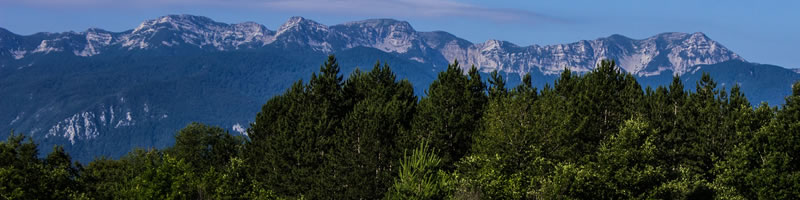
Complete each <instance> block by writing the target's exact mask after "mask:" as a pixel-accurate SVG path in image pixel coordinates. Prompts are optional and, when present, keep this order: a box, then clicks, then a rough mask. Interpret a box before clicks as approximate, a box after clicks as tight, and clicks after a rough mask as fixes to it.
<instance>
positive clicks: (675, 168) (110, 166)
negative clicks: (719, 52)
mask: <svg viewBox="0 0 800 200" xmlns="http://www.w3.org/2000/svg"><path fill="white" fill-rule="evenodd" d="M484 75H485V74H484ZM488 76H489V77H488V78H482V77H481V73H479V72H478V70H477V69H476V68H475V67H472V68H470V70H468V71H466V73H465V71H464V70H462V67H460V66H459V64H458V61H455V62H454V63H452V64H450V65H449V66H448V68H447V70H445V71H442V72H440V73H439V74H438V77H437V78H436V80H434V81H433V83H432V84H430V86H429V88H427V89H426V90H425V94H424V95H421V94H415V93H414V91H415V90H414V88H413V87H412V84H411V83H410V82H409V81H408V80H398V78H397V77H396V75H395V74H394V73H393V72H392V69H391V68H390V67H389V65H388V64H386V63H380V62H378V63H376V64H375V65H374V67H373V68H372V69H371V70H369V71H361V70H359V69H356V70H355V71H353V72H352V73H350V74H349V75H348V77H346V78H345V77H344V75H342V73H341V72H340V67H339V65H338V63H337V60H336V58H335V57H334V56H329V57H328V59H327V61H325V62H324V64H322V65H321V66H320V70H319V71H318V72H314V73H313V74H311V77H310V79H309V80H308V81H307V82H304V81H303V80H299V81H297V82H295V83H294V84H293V85H292V86H291V87H290V88H288V89H286V91H285V92H284V93H282V94H281V95H277V96H274V97H272V98H270V99H269V100H267V101H266V103H265V104H264V105H263V106H262V108H261V111H260V112H259V113H258V114H257V115H256V116H255V119H254V120H253V122H252V123H251V124H250V128H249V129H247V134H246V135H239V134H233V133H229V132H228V131H226V130H225V129H223V128H220V127H215V126H213V125H205V124H200V123H192V124H189V125H187V126H186V127H185V128H183V129H181V130H180V131H178V132H177V133H163V134H174V135H175V143H174V145H172V146H171V147H168V148H164V149H137V150H134V151H131V152H129V153H128V154H127V155H125V156H123V157H121V158H119V159H111V158H106V157H99V158H96V159H94V160H93V161H91V162H89V163H87V164H82V163H79V162H75V161H73V160H72V159H71V157H70V155H69V154H68V153H66V152H65V151H64V149H63V147H60V146H54V147H46V148H53V151H52V152H51V153H49V154H47V155H46V156H44V157H39V151H40V150H39V147H38V146H37V144H36V142H35V141H33V140H32V139H30V137H28V136H26V135H25V134H24V133H14V132H13V131H12V132H11V134H10V136H9V137H8V138H7V139H6V140H5V141H3V142H2V143H0V198H1V199H798V198H800V160H799V159H800V83H795V84H794V85H793V86H792V94H791V95H790V96H787V97H786V99H785V103H784V104H783V105H779V106H771V105H768V104H766V103H761V104H760V105H758V106H755V107H754V106H752V105H753V104H751V102H749V101H748V100H747V98H745V96H744V94H743V93H742V92H741V91H740V87H739V86H738V85H733V86H728V87H730V88H729V89H728V88H726V86H719V85H717V83H715V82H714V80H712V79H711V77H710V76H709V75H708V74H703V77H702V79H701V80H700V81H697V82H696V85H691V86H684V85H683V82H682V81H681V79H680V77H678V76H675V77H674V78H673V82H672V83H671V84H670V85H665V86H659V87H657V88H651V87H646V88H643V87H642V86H641V85H640V84H639V83H638V82H637V80H636V78H635V77H634V76H633V75H631V74H629V73H625V72H623V71H622V70H621V69H620V68H619V67H618V66H616V63H615V62H614V61H602V62H601V63H599V64H598V65H597V67H596V68H595V69H594V70H593V71H591V72H587V73H582V74H579V73H575V72H571V71H570V70H569V69H565V70H564V72H563V73H562V74H561V75H560V77H559V78H558V79H557V80H556V81H555V82H553V83H552V84H547V85H545V86H544V87H542V88H535V87H533V86H532V84H531V82H532V80H531V76H530V75H525V76H523V78H522V83H521V84H519V85H517V86H513V87H512V86H508V85H506V82H505V80H506V79H505V78H504V77H502V76H501V75H499V74H498V73H497V72H492V73H490V74H488ZM484 80H486V81H484ZM787 87H788V86H787ZM42 148H45V147H42Z"/></svg>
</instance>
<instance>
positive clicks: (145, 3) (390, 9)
mask: <svg viewBox="0 0 800 200" xmlns="http://www.w3.org/2000/svg"><path fill="white" fill-rule="evenodd" d="M9 5H24V6H33V7H49V8H59V7H82V8H117V9H119V8H128V9H129V8H141V9H147V8H165V7H167V8H169V7H228V8H248V9H252V8H256V9H264V10H273V11H284V12H285V11H290V12H291V11H298V12H315V13H325V14H333V15H364V16H386V17H402V18H411V17H426V18H437V17H469V18H477V19H488V20H492V21H496V22H511V23H513V22H523V23H538V22H556V23H558V22H566V20H564V19H559V18H555V17H552V16H547V15H543V14H541V13H537V12H532V11H528V10H521V9H512V8H491V7H485V6H480V5H475V4H469V3H463V2H456V1H453V0H130V1H126V0H25V1H19V0H0V6H9Z"/></svg>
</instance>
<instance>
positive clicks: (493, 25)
mask: <svg viewBox="0 0 800 200" xmlns="http://www.w3.org/2000/svg"><path fill="white" fill-rule="evenodd" d="M167 14H193V15H202V16H207V17H210V18H212V19H214V20H217V21H221V22H226V23H239V22H245V21H253V22H257V23H260V24H264V25H266V26H267V27H268V28H270V29H272V30H275V29H277V27H278V26H280V25H281V24H283V22H285V21H286V20H287V19H288V18H289V17H291V16H303V17H306V18H309V19H312V20H315V21H318V22H321V23H323V24H328V25H334V24H339V23H343V22H348V21H355V20H362V19H367V18H394V19H399V20H405V21H408V22H410V23H411V24H412V26H414V28H415V29H417V30H418V31H433V30H443V31H447V32H450V33H453V34H455V35H457V36H459V37H462V38H464V39H467V40H470V41H472V42H483V41H486V40H488V39H499V40H507V41H510V42H513V43H515V44H517V45H524V46H526V45H531V44H539V45H547V44H559V43H569V42H575V41H578V40H584V39H596V38H599V37H606V36H609V35H611V34H615V33H616V34H622V35H625V36H628V37H631V38H636V39H641V38H646V37H649V36H652V35H655V34H658V33H662V32H687V33H692V32H704V33H706V35H708V36H709V37H711V39H714V40H717V41H719V42H720V43H722V44H723V45H725V46H726V47H728V48H729V49H731V50H733V51H734V52H737V53H738V54H739V55H741V56H743V57H744V58H745V59H747V60H749V61H751V62H758V63H766V64H775V65H779V66H783V67H787V68H798V67H800V50H798V48H799V47H800V1H789V0H787V1H769V0H764V1H738V0H729V1H698V0H669V1H641V0H638V1H615V0H610V1H596V0H581V1H567V0H563V1H510V0H493V1H485V0H483V1H479V0H462V1H457V0H0V27H2V28H6V29H8V30H10V31H12V32H15V33H18V34H23V35H28V34H32V33H35V32H63V31H83V30H86V29H87V28H90V27H97V28H102V29H106V30H111V31H123V30H127V29H132V28H134V27H136V26H137V25H138V24H139V23H140V22H142V21H143V20H146V19H152V18H156V17H159V16H163V15H167Z"/></svg>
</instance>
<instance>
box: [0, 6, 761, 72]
mask: <svg viewBox="0 0 800 200" xmlns="http://www.w3.org/2000/svg"><path fill="white" fill-rule="evenodd" d="M6 32H8V33H6V34H5V35H8V34H9V33H10V34H12V35H13V36H14V37H16V38H20V37H23V38H24V37H33V36H36V35H38V36H37V38H41V40H39V42H38V43H37V42H35V41H36V40H37V39H28V40H33V42H29V43H30V44H28V43H26V45H27V46H26V45H23V44H18V45H17V46H16V48H15V47H13V46H12V47H5V48H7V49H6V51H3V52H2V53H3V54H8V55H13V57H14V58H15V59H22V58H24V57H25V56H30V55H33V54H47V53H51V52H64V51H71V52H72V53H73V54H75V55H76V56H84V57H86V56H94V55H97V54H100V53H102V52H104V51H107V50H110V49H113V48H115V47H117V48H121V49H126V50H134V49H149V48H173V47H174V46H189V47H193V48H198V49H205V50H217V51H231V50H237V49H257V48H262V47H264V46H267V45H276V46H283V47H288V46H292V45H300V46H308V47H312V49H314V50H315V51H319V52H323V53H333V52H336V51H341V50H345V49H350V48H354V47H360V46H363V47H371V48H376V49H380V50H382V51H384V52H388V53H399V54H407V57H409V59H413V60H416V61H419V62H423V63H424V62H432V63H434V64H435V65H446V64H447V63H449V62H452V61H453V60H456V59H457V60H460V61H462V63H464V64H465V65H464V66H463V67H464V68H467V67H469V66H471V65H475V66H476V67H478V69H479V70H481V71H482V72H489V71H493V70H499V71H503V72H507V73H516V74H524V73H528V72H531V71H539V72H542V73H545V74H557V73H560V72H561V70H563V69H564V68H565V67H569V68H570V69H571V70H572V71H576V72H586V71H589V70H591V69H593V68H594V66H595V65H596V64H597V63H598V62H599V61H600V60H603V59H614V60H617V61H618V63H619V64H620V66H621V67H622V68H623V69H625V70H626V71H628V72H631V73H633V74H635V75H638V76H653V75H658V74H661V73H664V72H672V73H673V74H677V75H681V74H684V73H686V72H690V71H692V70H695V69H693V68H692V66H695V65H699V64H715V63H720V62H724V61H728V60H742V61H746V60H744V58H742V57H741V56H739V55H738V54H736V53H734V52H732V51H730V50H728V49H727V48H725V47H724V46H723V45H722V44H720V43H718V42H716V41H714V40H711V39H710V38H709V37H708V36H706V35H705V34H703V33H701V32H696V33H691V34H690V33H676V32H667V33H661V34H657V35H654V36H651V37H648V38H645V39H638V40H637V39H632V38H629V37H626V36H623V35H619V34H613V35H611V36H608V37H600V38H597V39H594V40H580V41H576V42H572V43H566V44H556V45H544V46H541V45H536V44H533V45H528V46H519V45H516V44H514V43H511V42H508V41H503V40H495V39H491V40H487V41H484V42H481V43H472V42H470V41H468V40H464V39H462V38H459V37H457V36H455V35H453V34H450V33H447V32H444V31H430V32H420V31H416V30H415V29H414V28H413V26H412V25H411V24H410V23H408V22H407V21H400V20H395V19H367V20H361V21H353V22H346V23H342V24H337V25H332V26H328V25H324V24H321V23H318V22H316V21H314V20H310V19H306V18H303V17H299V16H295V17H291V18H289V19H288V20H287V21H286V22H285V23H284V24H282V25H281V26H280V27H278V28H277V29H276V30H271V29H269V28H267V27H266V26H264V25H261V24H257V23H254V22H243V23H236V24H227V23H222V22H217V21H214V20H212V19H211V18H208V17H202V16H194V15H186V14H183V15H167V16H163V17H159V18H156V19H151V20H145V21H144V22H142V23H141V24H140V25H139V26H137V27H136V28H134V29H130V30H126V31H122V32H110V31H105V30H103V29H97V28H92V29H87V30H86V31H83V32H62V33H37V34H34V35H31V36H20V35H16V34H13V33H11V32H9V31H6ZM0 34H3V33H2V32H0ZM8 40H13V38H9V39H8ZM65 40H66V42H65ZM0 42H2V41H0ZM70 42H72V43H70ZM4 46H6V45H4ZM34 46H35V47H34ZM432 54H436V55H432ZM426 57H428V59H425V58H426ZM430 58H434V59H433V60H431V59H430Z"/></svg>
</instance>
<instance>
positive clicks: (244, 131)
mask: <svg viewBox="0 0 800 200" xmlns="http://www.w3.org/2000/svg"><path fill="white" fill-rule="evenodd" d="M231 129H233V131H236V132H238V133H239V134H242V135H247V129H245V128H244V127H242V125H241V124H239V123H236V124H234V125H233V127H231Z"/></svg>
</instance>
